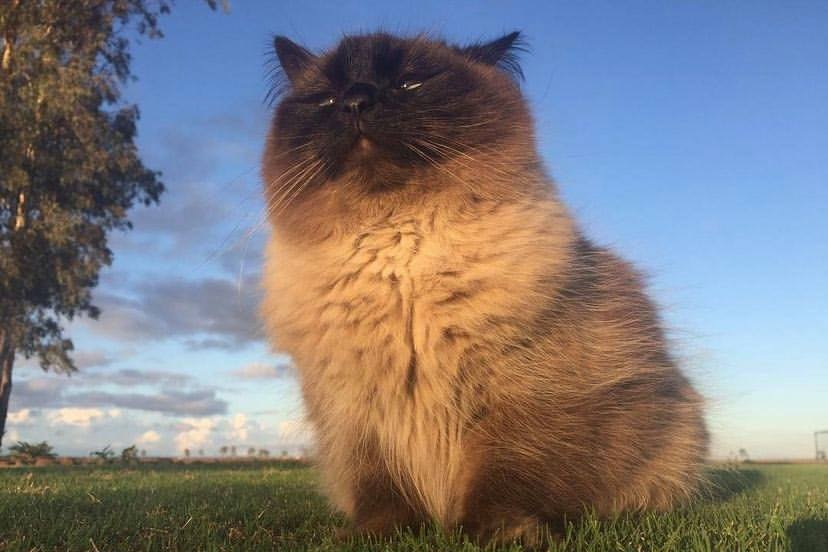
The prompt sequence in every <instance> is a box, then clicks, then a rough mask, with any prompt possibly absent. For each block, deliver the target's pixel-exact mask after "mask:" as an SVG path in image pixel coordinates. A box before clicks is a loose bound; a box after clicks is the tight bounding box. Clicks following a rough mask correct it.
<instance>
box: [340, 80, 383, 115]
mask: <svg viewBox="0 0 828 552" xmlns="http://www.w3.org/2000/svg"><path fill="white" fill-rule="evenodd" d="M376 100H377V87H376V86H374V85H373V84H369V83H367V82H356V83H354V84H353V85H351V87H350V88H349V89H348V91H347V92H345V97H344V98H343V102H342V104H343V109H344V110H345V111H347V112H348V113H353V114H354V115H358V114H360V113H365V112H366V111H369V110H370V109H371V108H372V107H374V104H375V103H376Z"/></svg>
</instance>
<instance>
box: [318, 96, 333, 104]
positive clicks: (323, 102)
mask: <svg viewBox="0 0 828 552" xmlns="http://www.w3.org/2000/svg"><path fill="white" fill-rule="evenodd" d="M335 103H336V98H334V97H333V96H331V97H330V98H325V99H324V100H322V101H321V102H319V103H318V104H317V105H319V107H328V106H329V105H333V104H335Z"/></svg>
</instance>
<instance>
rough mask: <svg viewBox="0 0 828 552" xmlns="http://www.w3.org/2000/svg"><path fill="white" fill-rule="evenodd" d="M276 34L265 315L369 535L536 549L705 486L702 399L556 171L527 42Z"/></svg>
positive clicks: (638, 281)
mask: <svg viewBox="0 0 828 552" xmlns="http://www.w3.org/2000/svg"><path fill="white" fill-rule="evenodd" d="M274 46H275V57H276V59H277V63H278V67H279V71H280V74H281V75H282V80H281V84H279V85H277V86H276V88H274V90H273V95H274V96H276V97H278V98H280V101H279V103H278V105H277V106H276V107H275V113H274V116H273V121H272V125H271V127H270V132H269V136H268V139H267V143H266V146H265V152H264V155H263V164H262V166H263V168H262V176H263V179H264V183H265V194H266V201H267V206H268V217H269V220H270V223H271V225H272V230H273V232H272V236H271V238H270V242H269V244H268V246H267V251H266V261H265V267H264V272H263V286H264V289H265V296H264V300H263V304H262V309H261V312H262V316H263V319H264V322H265V327H266V329H267V333H268V335H269V337H270V339H271V341H272V344H273V345H274V347H275V349H277V350H279V351H283V352H286V353H289V354H290V355H291V356H292V357H293V359H294V361H295V363H296V367H297V369H298V374H299V379H300V382H301V389H302V394H303V398H304V403H305V406H306V410H307V416H308V418H309V421H310V422H311V424H312V426H313V428H314V430H315V434H316V438H317V440H318V442H317V449H318V450H317V456H318V459H317V461H318V464H319V467H320V469H321V472H322V475H323V479H324V487H325V490H326V493H327V495H328V497H329V499H330V501H331V502H332V504H333V506H334V507H335V508H337V509H338V510H340V511H342V512H344V514H345V515H346V516H347V518H348V519H350V520H351V522H352V524H353V527H354V528H355V530H356V531H359V532H366V533H371V534H376V535H389V534H392V533H393V532H394V531H395V529H396V528H398V527H406V526H416V525H417V524H420V523H437V524H439V525H440V526H442V527H445V528H457V527H461V528H462V530H464V531H466V532H467V533H468V534H470V535H471V536H472V537H474V538H476V539H479V540H481V541H489V540H491V539H496V540H500V541H506V540H511V539H523V540H524V541H527V542H528V541H532V540H533V539H534V538H536V535H538V534H539V532H540V531H541V530H542V528H543V527H548V526H552V527H555V526H556V524H557V526H559V525H560V523H561V520H563V519H564V518H567V519H572V518H574V517H577V516H578V515H580V514H581V513H582V512H583V511H584V510H585V509H587V508H588V509H592V510H593V511H595V512H597V513H598V514H599V515H612V514H614V513H617V512H621V511H629V510H641V509H655V510H665V509H669V508H672V507H674V506H675V505H677V504H679V503H681V502H682V501H684V500H685V499H687V498H688V497H691V496H692V495H693V492H694V489H695V488H696V487H697V484H698V481H699V478H700V473H701V466H702V462H703V459H704V457H705V455H706V449H707V440H708V438H707V432H706V429H705V423H704V417H703V414H704V412H703V399H702V397H701V396H700V394H699V393H697V392H696V391H695V390H694V388H693V387H692V385H691V384H690V383H689V381H688V379H687V378H686V377H685V376H684V375H683V374H682V372H681V371H680V370H679V368H678V367H677V365H676V362H675V361H674V360H673V358H672V357H671V354H670V351H669V350H668V346H667V343H666V340H665V336H664V333H663V330H662V328H661V323H660V320H659V316H658V313H657V311H656V309H655V308H654V306H653V304H652V302H651V301H650V299H649V298H648V297H647V295H646V292H645V290H644V286H643V283H642V278H641V277H640V275H639V274H638V273H637V272H636V271H635V270H634V269H633V268H632V267H631V266H630V265H629V264H628V263H627V262H625V261H624V260H622V259H620V258H619V257H618V256H617V255H616V254H614V253H613V252H612V251H610V250H608V249H605V248H603V247H599V246H596V245H594V244H593V243H592V242H591V241H590V240H589V239H587V238H586V237H585V236H584V235H583V233H582V232H581V231H580V230H579V228H578V226H577V224H576V222H575V221H574V220H573V218H572V216H571V215H570V214H569V212H568V211H567V209H566V207H565V206H564V205H563V204H562V203H561V201H560V199H559V197H558V195H557V191H556V187H555V184H554V183H553V182H552V181H551V179H550V178H549V177H548V176H547V174H546V172H545V169H544V166H543V162H542V160H541V158H540V156H539V155H538V153H537V150H536V145H535V139H534V135H533V125H532V119H531V116H530V113H529V108H528V107H527V103H526V101H525V99H524V98H523V96H522V94H521V91H520V87H519V81H520V80H521V78H522V73H521V68H520V65H519V63H518V54H519V53H520V52H521V51H522V50H523V47H522V42H521V39H520V35H519V33H517V32H514V33H511V34H507V35H505V36H502V37H501V38H498V39H496V40H493V41H491V42H486V43H476V44H472V45H469V46H465V47H460V46H454V45H451V44H448V43H446V42H444V41H441V40H437V39H433V38H429V37H426V36H416V37H412V38H402V37H397V36H393V35H389V34H384V33H375V34H365V35H354V36H346V37H345V38H344V39H342V41H341V42H340V43H339V44H338V45H337V46H336V47H334V48H333V49H331V50H329V51H327V52H324V53H321V54H318V55H317V54H313V53H311V52H310V51H309V50H307V49H305V48H303V47H302V46H300V45H297V44H295V43H294V42H292V41H290V40H289V39H287V38H285V37H276V38H275V41H274Z"/></svg>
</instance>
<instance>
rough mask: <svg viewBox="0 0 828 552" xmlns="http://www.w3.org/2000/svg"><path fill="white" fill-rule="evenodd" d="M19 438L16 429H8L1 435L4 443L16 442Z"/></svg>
mask: <svg viewBox="0 0 828 552" xmlns="http://www.w3.org/2000/svg"><path fill="white" fill-rule="evenodd" d="M19 440H20V433H18V432H17V430H16V429H10V430H8V431H7V432H6V434H5V435H4V436H3V441H4V442H6V443H16V442H18V441H19Z"/></svg>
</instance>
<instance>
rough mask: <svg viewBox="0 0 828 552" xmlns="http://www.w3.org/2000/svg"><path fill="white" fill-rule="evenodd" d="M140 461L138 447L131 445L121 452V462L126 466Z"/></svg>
mask: <svg viewBox="0 0 828 552" xmlns="http://www.w3.org/2000/svg"><path fill="white" fill-rule="evenodd" d="M137 460H138V447H137V446H135V445H131V446H128V447H126V448H125V449H123V450H122V451H121V462H123V463H124V464H132V463H133V462H135V461H137Z"/></svg>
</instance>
